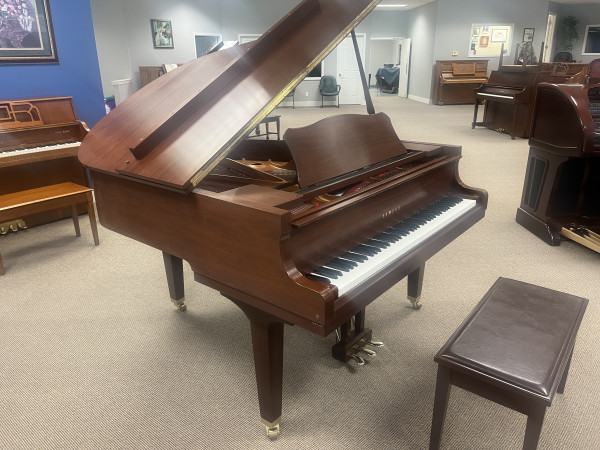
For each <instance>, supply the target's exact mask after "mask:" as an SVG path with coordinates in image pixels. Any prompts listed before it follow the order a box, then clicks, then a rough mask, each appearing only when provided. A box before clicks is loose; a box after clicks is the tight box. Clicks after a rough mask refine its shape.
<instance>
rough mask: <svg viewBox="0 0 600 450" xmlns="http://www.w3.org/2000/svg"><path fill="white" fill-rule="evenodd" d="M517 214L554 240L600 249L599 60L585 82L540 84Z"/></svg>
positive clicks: (533, 229) (539, 233) (534, 230)
mask: <svg viewBox="0 0 600 450" xmlns="http://www.w3.org/2000/svg"><path fill="white" fill-rule="evenodd" d="M516 219H517V222H518V223H520V224H521V225H523V226H524V227H525V228H527V229H528V230H529V231H531V232H532V233H534V234H535V235H536V236H538V237H539V238H541V239H542V240H544V241H545V242H547V243H548V244H550V245H560V242H561V238H562V236H563V235H566V236H567V237H569V238H571V239H574V240H577V241H578V242H581V243H582V244H584V245H587V246H588V247H591V248H593V249H595V250H596V251H600V236H598V233H600V59H598V60H595V61H593V62H592V63H591V64H590V66H589V70H588V75H587V76H586V80H585V83H584V84H548V83H542V84H540V85H539V86H538V92H537V99H536V104H535V109H534V112H533V121H532V126H531V136H530V137H529V158H528V162H527V171H526V176H525V182H524V186H523V195H522V198H521V205H520V207H519V208H518V209H517V217H516Z"/></svg>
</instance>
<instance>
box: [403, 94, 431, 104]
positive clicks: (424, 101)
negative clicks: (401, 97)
mask: <svg viewBox="0 0 600 450" xmlns="http://www.w3.org/2000/svg"><path fill="white" fill-rule="evenodd" d="M408 98H409V99H410V100H414V101H416V102H421V103H427V104H430V103H431V99H429V98H425V97H417V96H416V95H411V94H408Z"/></svg>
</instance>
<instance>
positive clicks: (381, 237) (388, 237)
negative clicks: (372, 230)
mask: <svg viewBox="0 0 600 450" xmlns="http://www.w3.org/2000/svg"><path fill="white" fill-rule="evenodd" d="M373 239H376V240H378V241H384V242H388V243H390V244H393V243H394V242H396V241H398V240H399V239H400V237H399V236H398V235H394V234H390V233H386V232H385V231H384V232H383V233H379V234H378V235H376V236H373Z"/></svg>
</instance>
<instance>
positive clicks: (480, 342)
mask: <svg viewBox="0 0 600 450" xmlns="http://www.w3.org/2000/svg"><path fill="white" fill-rule="evenodd" d="M587 304H588V300H587V299H584V298H581V297H576V296H573V295H569V294H565V293H562V292H558V291H553V290H550V289H546V288H542V287H539V286H534V285H531V284H527V283H522V282H519V281H515V280H510V279H506V278H499V279H498V280H497V281H496V283H494V285H493V286H492V287H491V288H490V290H489V291H488V292H487V293H486V295H485V296H484V297H483V299H482V300H481V301H480V302H479V303H478V305H477V306H476V307H475V308H474V309H473V311H472V312H471V314H469V316H468V317H467V318H466V319H465V320H464V321H463V323H462V324H461V326H460V327H459V328H458V329H457V330H456V332H455V333H454V334H453V335H452V336H451V337H450V339H449V340H448V341H447V342H446V343H445V344H444V346H443V347H442V348H441V349H440V351H439V352H438V353H437V355H436V356H435V361H436V362H437V363H438V376H437V382H436V394H435V402H434V410H433V418H432V427H431V438H430V445H429V448H430V450H435V449H439V447H440V443H441V438H442V428H443V424H444V417H445V414H446V408H447V405H448V398H449V394H450V389H451V386H457V387H460V388H461V389H465V390H468V391H470V392H473V393H474V394H477V395H479V396H482V397H484V398H487V399H488V400H491V401H494V402H496V403H499V404H500V405H503V406H505V407H507V408H511V409H514V410H516V411H519V412H521V413H523V414H525V415H527V426H526V430H525V438H524V442H523V449H524V450H534V449H536V448H537V443H538V440H539V436H540V433H541V429H542V424H543V421H544V415H545V411H546V408H547V407H549V406H550V405H551V404H552V400H553V399H554V395H555V394H556V392H559V393H563V392H564V388H565V384H566V378H567V375H568V372H569V366H570V363H571V356H572V354H573V347H574V345H575V338H576V336H577V331H578V330H579V325H580V324H581V320H582V319H583V315H584V313H585V309H586V307H587ZM547 330H552V333H551V334H552V337H551V338H550V337H549V334H548V331H547Z"/></svg>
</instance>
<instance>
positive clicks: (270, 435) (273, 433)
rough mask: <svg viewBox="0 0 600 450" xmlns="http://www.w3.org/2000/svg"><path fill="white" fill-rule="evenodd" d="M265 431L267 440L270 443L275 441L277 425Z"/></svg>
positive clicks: (277, 431) (277, 430) (277, 434)
mask: <svg viewBox="0 0 600 450" xmlns="http://www.w3.org/2000/svg"><path fill="white" fill-rule="evenodd" d="M266 429H267V437H268V438H269V440H270V441H274V440H275V439H277V438H278V437H279V424H277V425H275V426H273V427H269V426H267V427H266Z"/></svg>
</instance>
